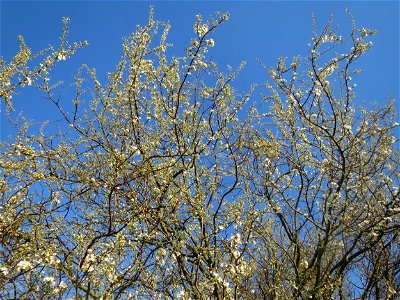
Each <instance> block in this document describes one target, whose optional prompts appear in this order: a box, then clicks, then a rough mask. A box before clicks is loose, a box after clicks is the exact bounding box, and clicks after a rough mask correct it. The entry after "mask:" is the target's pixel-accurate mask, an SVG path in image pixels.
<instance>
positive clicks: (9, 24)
mask: <svg viewBox="0 0 400 300" xmlns="http://www.w3.org/2000/svg"><path fill="white" fill-rule="evenodd" d="M150 5H153V6H154V8H155V18H156V19H159V20H163V21H169V22H170V24H171V26H172V29H171V31H170V35H169V42H172V43H173V44H174V48H173V49H174V50H173V52H174V54H175V55H180V54H183V53H184V49H185V47H186V46H187V45H188V43H189V41H190V38H191V37H193V36H194V34H193V29H192V28H193V23H194V21H195V15H196V14H198V13H200V14H202V15H203V16H204V17H207V16H209V15H210V14H212V13H214V12H215V11H221V12H223V11H228V12H229V13H230V15H231V18H230V20H229V21H228V22H227V23H225V24H224V25H223V26H221V27H220V28H219V30H218V31H217V32H216V33H215V34H214V36H213V38H214V40H215V47H214V48H213V49H212V51H210V55H212V57H213V59H214V60H215V61H216V62H217V63H218V64H219V66H221V67H224V66H226V65H228V64H229V65H231V66H238V65H239V64H240V62H241V61H242V60H245V61H247V66H246V68H245V69H244V70H243V71H242V73H241V75H240V76H239V78H238V79H237V80H236V82H235V83H234V84H233V85H234V86H235V87H236V88H237V89H238V90H239V91H246V90H247V89H248V87H249V85H250V84H251V83H252V82H258V83H259V82H265V81H266V79H267V78H266V74H265V72H264V71H263V70H262V68H261V67H260V66H259V64H258V63H257V61H256V59H259V60H260V61H261V62H263V63H264V64H265V65H267V66H272V65H275V64H276V61H277V59H278V58H279V57H280V56H287V57H289V58H291V57H293V56H296V55H299V54H300V55H303V56H304V55H305V54H306V51H307V44H308V43H309V42H310V41H311V28H312V27H311V14H312V13H313V14H314V15H315V16H316V17H317V21H318V26H319V28H322V26H323V25H324V24H325V23H326V21H327V20H328V19H329V17H330V16H331V15H333V17H334V23H335V24H337V25H338V26H339V33H340V34H342V35H343V36H344V38H345V40H346V39H347V41H349V39H348V38H349V36H348V33H349V32H350V28H351V22H350V19H349V17H348V15H347V13H346V12H345V8H349V9H350V10H351V11H352V14H353V15H354V17H355V20H356V22H357V24H358V25H359V26H360V27H363V26H364V27H368V28H371V29H376V30H378V35H377V36H376V37H375V38H373V40H372V41H373V43H374V47H373V48H372V49H371V50H370V51H369V52H368V53H367V54H366V55H365V56H364V58H363V59H362V60H360V61H359V63H358V65H357V67H359V68H361V69H363V70H364V73H363V74H362V75H361V76H359V77H358V78H357V79H355V81H354V82H355V83H357V90H356V92H357V95H358V97H357V101H359V103H362V102H363V103H373V102H375V103H378V104H379V103H381V102H382V101H384V100H385V99H386V98H387V97H388V96H390V97H393V98H399V2H398V1H390V2H389V1H388V2H386V1H376V2H373V1H297V2H289V1H258V2H247V1H240V2H239V1H238V2H234V1H221V2H211V1H175V2H169V1H159V2H152V1H140V2H139V1H130V2H128V1H125V2H117V1H69V2H58V1H42V2H33V1H23V2H17V1H1V55H2V56H3V58H5V59H6V60H9V59H10V57H12V55H13V54H15V52H16V51H17V49H18V40H17V35H22V36H24V37H25V39H26V42H27V44H28V46H30V47H31V48H32V50H33V51H37V50H40V49H42V48H45V47H46V46H48V45H49V44H54V45H57V44H58V37H59V34H60V32H61V24H62V22H61V20H62V17H64V16H65V17H70V18H71V28H70V32H71V34H70V39H69V40H70V41H80V40H88V41H89V43H90V45H89V46H88V47H86V48H84V49H82V50H81V51H79V52H78V53H77V54H76V55H75V56H74V57H73V58H72V59H71V60H69V61H66V62H62V63H61V64H60V65H59V66H58V67H57V68H55V70H54V71H55V72H56V74H58V75H59V74H62V77H63V78H65V81H66V82H72V74H74V73H76V70H77V69H78V67H79V66H80V65H81V64H82V63H86V64H88V65H89V66H91V67H95V68H96V69H97V71H98V74H105V73H106V72H109V71H112V70H113V68H114V66H115V64H116V63H117V61H118V59H119V57H120V53H121V42H122V38H123V37H124V36H127V35H129V33H130V32H132V31H134V30H135V26H136V24H141V25H144V24H146V21H147V17H148V11H149V7H150ZM59 72H62V73H59ZM37 95H38V94H37V93H32V88H31V90H29V89H27V90H26V91H25V90H23V91H22V94H21V95H19V96H16V97H15V98H14V100H13V101H14V104H15V107H16V109H17V110H19V109H23V110H24V112H25V114H26V115H27V116H29V117H33V118H35V119H36V120H45V119H49V118H50V119H52V116H53V115H52V111H53V110H52V108H50V107H49V106H48V104H47V103H46V101H45V100H43V99H40V98H38V97H37ZM382 103H383V102H382ZM2 106H3V107H2V112H1V120H2V122H1V125H2V138H5V135H6V132H8V130H7V128H6V127H7V125H6V124H5V123H6V122H4V118H5V116H4V105H3V103H2Z"/></svg>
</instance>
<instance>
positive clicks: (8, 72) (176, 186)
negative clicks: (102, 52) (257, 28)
mask: <svg viewBox="0 0 400 300" xmlns="http://www.w3.org/2000/svg"><path fill="white" fill-rule="evenodd" d="M227 18H228V15H227V14H218V13H217V14H216V16H215V18H213V19H210V20H209V21H203V20H202V18H201V16H197V21H196V22H195V25H194V32H195V35H196V36H195V37H194V38H193V39H192V41H191V44H190V45H189V47H188V48H187V49H186V55H185V56H184V57H179V58H176V57H173V58H169V57H168V56H167V55H166V50H167V48H168V47H169V45H168V44H167V43H166V38H167V33H168V29H169V25H168V24H165V23H163V22H159V21H155V20H154V19H153V14H152V12H151V13H150V17H149V22H148V24H147V25H146V26H144V27H138V28H137V31H136V32H135V33H133V34H132V35H131V36H130V37H128V38H126V39H125V40H124V43H123V54H122V58H121V60H120V62H119V63H118V65H117V66H116V70H115V72H113V73H110V74H109V76H108V82H107V83H103V84H102V83H100V82H99V80H98V78H97V75H96V71H95V69H92V68H90V67H88V66H85V65H84V66H82V68H81V69H80V70H79V73H78V76H77V77H76V81H75V95H74V97H73V103H72V104H73V105H72V106H71V105H66V106H65V105H64V104H63V103H62V101H61V100H60V99H61V98H60V97H59V96H58V95H57V90H56V88H55V86H54V84H52V83H51V80H50V79H49V72H50V68H51V67H52V66H53V65H54V64H56V63H57V62H58V61H60V60H65V59H67V58H68V57H69V56H70V55H72V54H74V53H75V51H76V50H78V49H79V48H81V47H83V46H85V45H86V42H84V43H75V44H73V45H72V46H71V45H69V44H68V42H67V34H68V24H69V20H68V19H65V20H64V30H63V35H62V37H61V44H60V46H59V47H58V49H55V48H54V47H51V48H49V49H47V50H44V51H42V52H40V53H38V54H32V53H31V51H30V49H29V48H28V47H27V46H26V45H25V43H24V41H23V39H22V38H20V41H21V47H20V51H19V52H18V53H17V54H16V56H15V57H14V59H13V60H12V61H11V62H10V63H6V62H5V61H4V60H1V61H0V63H1V71H0V78H1V81H0V95H1V97H2V99H4V101H5V103H6V105H7V107H8V109H9V110H12V109H13V108H12V101H11V99H12V95H13V94H14V93H15V92H16V91H17V90H18V89H19V88H20V87H22V86H24V85H34V86H36V87H37V88H38V89H39V90H41V91H42V92H43V93H44V94H45V95H46V97H47V99H48V100H49V101H50V102H51V103H53V105H55V107H56V108H57V109H58V110H59V112H60V115H61V116H62V118H63V120H64V121H65V122H64V123H65V124H66V125H67V126H64V125H60V127H59V132H58V133H57V134H54V133H53V134H49V133H47V127H46V125H45V124H44V125H43V127H42V128H41V130H40V131H39V132H38V133H37V134H32V132H31V129H30V124H29V122H24V121H18V120H17V121H15V122H17V123H18V122H19V123H18V125H19V134H18V135H17V136H16V137H15V140H14V141H11V142H7V141H2V142H1V144H0V146H1V153H0V166H1V168H2V169H1V170H2V173H1V179H0V194H1V198H0V201H1V206H0V211H1V214H0V228H1V230H0V241H1V242H0V296H1V297H2V298H5V299H11V298H12V299H17V298H18V299H36V298H43V299H64V298H68V297H70V298H74V299H189V298H190V299H299V298H301V299H303V298H308V299H321V298H324V297H333V298H338V299H348V298H354V297H359V298H360V299H370V298H376V299H378V298H379V299H380V298H382V299H394V298H395V297H396V290H399V288H400V275H399V272H400V268H399V248H398V247H399V237H398V231H399V213H400V209H399V207H400V205H399V204H400V203H399V193H398V188H397V187H398V186H399V173H398V170H399V169H400V168H399V167H400V166H399V152H398V148H397V146H396V142H397V140H396V139H395V138H394V137H393V136H392V135H393V130H394V128H395V127H396V126H398V124H397V123H395V120H394V118H395V115H394V113H395V110H394V102H393V101H390V102H389V104H388V105H387V106H385V107H382V108H377V109H376V110H374V111H369V112H368V111H366V110H365V109H357V110H356V108H355V107H354V105H353V103H352V102H353V98H354V97H355V94H354V92H353V91H352V88H353V84H352V79H351V76H354V75H355V73H357V72H358V71H357V70H354V69H353V67H352V65H353V63H354V62H355V61H356V60H357V59H358V58H359V57H361V56H362V55H363V54H364V52H366V51H367V49H368V48H369V47H370V46H371V44H370V42H367V41H366V39H367V38H368V37H369V36H370V35H373V34H374V32H373V31H371V30H367V29H364V28H363V29H357V27H355V25H354V27H353V31H352V33H351V39H352V42H353V47H352V48H351V49H350V50H349V51H348V52H347V53H346V54H343V55H339V56H336V55H334V51H332V49H333V48H334V47H336V46H340V41H341V37H340V36H338V35H337V34H336V33H335V32H334V31H333V30H332V29H331V24H330V23H328V25H327V26H326V27H325V28H324V29H323V30H322V33H320V34H318V33H317V31H316V30H315V32H314V36H313V41H312V44H311V46H310V56H309V57H307V58H306V59H305V60H304V61H305V62H306V65H305V66H302V65H301V62H302V61H301V60H300V59H299V58H296V59H295V60H294V61H293V62H291V63H290V64H287V63H286V60H285V59H280V60H279V62H278V65H277V67H276V68H271V69H267V68H266V70H267V71H268V73H269V75H270V77H271V78H272V81H273V82H271V83H270V84H267V85H266V87H267V90H266V91H265V96H264V97H263V101H258V102H257V101H254V102H251V100H250V99H251V98H252V97H253V96H252V91H253V89H254V87H252V88H250V89H249V92H247V93H244V94H239V93H237V92H236V91H235V90H234V89H233V88H232V86H231V82H232V81H233V80H234V79H235V77H236V76H237V74H238V72H239V70H240V68H241V67H239V68H238V70H235V71H232V72H230V73H228V74H224V73H222V72H220V71H219V70H218V68H217V64H216V63H215V62H213V61H211V60H210V59H209V58H208V57H207V51H208V49H209V48H210V47H213V46H214V40H213V39H212V38H211V34H212V33H213V31H214V30H215V29H216V28H217V27H218V26H219V25H220V24H221V23H223V22H225V21H226V20H227ZM40 57H45V58H44V59H43V60H42V61H41V62H40V63H39V65H38V67H36V68H32V67H31V66H30V63H31V62H32V61H34V60H37V59H40ZM87 91H90V95H88V94H89V93H88V92H87ZM88 99H89V101H87V100H88ZM85 100H86V101H87V102H86V101H85ZM86 103H87V104H86Z"/></svg>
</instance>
